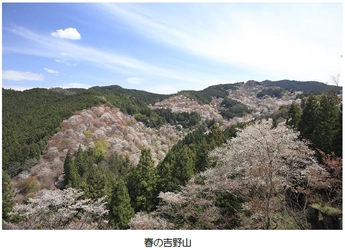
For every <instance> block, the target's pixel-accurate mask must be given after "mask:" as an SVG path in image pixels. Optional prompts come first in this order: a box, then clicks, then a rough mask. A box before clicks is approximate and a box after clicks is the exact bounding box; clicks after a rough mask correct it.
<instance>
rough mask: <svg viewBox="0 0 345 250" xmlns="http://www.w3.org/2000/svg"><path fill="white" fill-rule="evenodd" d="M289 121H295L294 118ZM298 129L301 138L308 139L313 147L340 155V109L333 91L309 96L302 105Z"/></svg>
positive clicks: (338, 101)
mask: <svg viewBox="0 0 345 250" xmlns="http://www.w3.org/2000/svg"><path fill="white" fill-rule="evenodd" d="M295 119H298V117H296V118H295ZM291 122H293V123H296V121H295V120H291ZM298 130H299V131H300V132H301V136H302V137H303V138H305V139H308V140H310V142H311V143H312V147H313V148H314V149H320V150H322V151H323V152H325V153H328V154H329V153H332V152H334V153H335V154H336V155H337V156H341V155H342V110H341V104H340V100H339V98H338V96H337V95H336V94H335V93H334V92H329V93H327V94H324V95H321V96H314V95H311V96H309V97H308V98H307V99H306V101H305V104H304V105H303V110H302V114H301V116H300V119H299V123H298Z"/></svg>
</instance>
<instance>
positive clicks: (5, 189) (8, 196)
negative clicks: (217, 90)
mask: <svg viewBox="0 0 345 250" xmlns="http://www.w3.org/2000/svg"><path fill="white" fill-rule="evenodd" d="M12 198H13V190H12V185H11V179H10V176H9V175H8V174H7V173H6V172H5V171H4V170H2V219H3V220H5V221H10V220H11V218H12V217H11V215H10V212H12V210H13V207H14V201H13V200H12Z"/></svg>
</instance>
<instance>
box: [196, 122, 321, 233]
mask: <svg viewBox="0 0 345 250" xmlns="http://www.w3.org/2000/svg"><path fill="white" fill-rule="evenodd" d="M314 154H315V152H314V151H312V150H310V149H309V148H308V146H307V144H306V142H304V141H301V140H299V139H298V132H296V131H294V130H292V129H289V128H287V127H286V126H284V124H283V123H281V124H278V126H277V127H275V128H272V122H271V121H266V120H262V121H257V122H255V123H254V124H253V125H249V126H247V127H245V128H244V129H243V130H242V131H239V132H238V134H237V137H235V138H233V139H231V140H229V141H228V142H227V143H226V145H225V147H219V148H216V149H215V150H213V151H212V152H211V153H210V157H211V159H213V160H214V161H215V162H216V164H217V165H216V168H214V169H209V170H207V171H205V172H203V173H202V177H203V178H204V181H205V184H206V185H208V186H210V187H212V189H218V188H224V189H226V190H227V191H228V192H230V193H233V194H237V195H241V196H242V197H243V198H244V200H245V202H244V206H243V208H244V210H245V212H246V213H245V214H246V215H247V216H245V217H243V220H244V225H248V226H247V227H248V228H258V229H259V228H262V229H273V228H277V227H278V223H279V221H281V220H282V219H283V218H282V217H281V214H282V211H284V210H285V209H286V208H287V207H288V206H286V202H287V196H286V193H287V191H289V192H290V193H299V192H300V191H299V190H300V189H307V188H308V185H309V177H310V175H309V173H310V171H311V170H313V171H318V170H320V167H319V166H318V164H317V161H316V159H315V158H314Z"/></svg>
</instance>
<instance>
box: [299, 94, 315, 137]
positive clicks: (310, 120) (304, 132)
mask: <svg viewBox="0 0 345 250" xmlns="http://www.w3.org/2000/svg"><path fill="white" fill-rule="evenodd" d="M319 114H320V105H319V103H318V100H317V98H316V96H315V95H310V96H309V97H308V99H307V100H306V103H305V106H304V107H303V111H302V115H301V120H300V122H299V124H298V130H299V131H300V132H301V136H302V137H303V138H306V139H309V140H310V141H312V142H314V141H316V138H317V133H318V131H317V126H318V124H319Z"/></svg>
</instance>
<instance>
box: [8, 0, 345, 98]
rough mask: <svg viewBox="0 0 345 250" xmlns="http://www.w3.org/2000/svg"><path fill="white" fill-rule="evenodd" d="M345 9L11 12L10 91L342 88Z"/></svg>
mask: <svg viewBox="0 0 345 250" xmlns="http://www.w3.org/2000/svg"><path fill="white" fill-rule="evenodd" d="M342 10H343V7H342V4H341V3H303V4H302V3H231V2H229V3H140V2H138V3H109V2H108V3H99V4H98V3H97V4H96V3H87V2H86V3H2V87H3V88H12V89H15V90H25V89H30V88H36V87H40V88H51V87H62V88H90V87H92V86H107V85H115V84H116V85H120V86H122V87H124V88H130V89H140V90H146V91H149V92H153V93H162V94H171V93H176V92H177V91H180V90H201V89H204V88H206V87H208V86H210V85H215V84H224V83H236V82H246V81H248V80H256V81H263V80H272V81H274V80H283V79H289V80H298V81H320V82H324V83H329V84H334V83H333V81H332V77H333V76H337V75H338V74H339V75H340V85H342V82H343V79H342V61H343V59H342V55H343V52H342V39H343V32H342V25H343V21H342Z"/></svg>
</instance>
